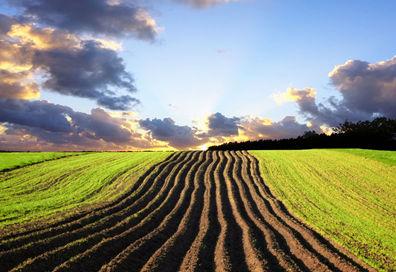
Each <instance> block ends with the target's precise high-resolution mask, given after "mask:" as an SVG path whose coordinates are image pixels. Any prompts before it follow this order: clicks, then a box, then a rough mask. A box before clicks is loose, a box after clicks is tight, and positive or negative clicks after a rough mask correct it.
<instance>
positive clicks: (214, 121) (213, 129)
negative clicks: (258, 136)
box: [198, 112, 243, 137]
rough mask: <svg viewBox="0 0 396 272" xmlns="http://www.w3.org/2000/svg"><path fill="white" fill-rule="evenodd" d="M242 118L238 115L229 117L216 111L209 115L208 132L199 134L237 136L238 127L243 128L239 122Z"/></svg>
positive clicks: (204, 135)
mask: <svg viewBox="0 0 396 272" xmlns="http://www.w3.org/2000/svg"><path fill="white" fill-rule="evenodd" d="M240 121H241V119H240V118H238V117H233V118H228V117H226V116H224V115H223V114H221V113H220V112H217V113H214V114H212V115H209V116H208V117H207V121H206V125H207V127H208V132H207V133H202V134H198V136H199V137H216V136H225V137H229V136H237V135H238V134H239V132H238V129H243V128H242V127H241V126H239V125H238V124H239V123H240Z"/></svg>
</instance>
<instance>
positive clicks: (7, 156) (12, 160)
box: [0, 152, 83, 171]
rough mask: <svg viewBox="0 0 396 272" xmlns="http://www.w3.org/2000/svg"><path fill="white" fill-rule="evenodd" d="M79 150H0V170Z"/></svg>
mask: <svg viewBox="0 0 396 272" xmlns="http://www.w3.org/2000/svg"><path fill="white" fill-rule="evenodd" d="M81 154H83V153H80V152H2V153H0V171H3V170H4V169H14V168H16V167H21V166H26V165H29V164H33V163H38V162H43V161H48V160H53V159H57V158H62V157H67V156H76V155H81Z"/></svg>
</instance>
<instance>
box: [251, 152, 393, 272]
mask: <svg viewBox="0 0 396 272" xmlns="http://www.w3.org/2000/svg"><path fill="white" fill-rule="evenodd" d="M250 152H251V153H252V154H254V155H255V156H256V157H257V158H258V159H259V160H260V166H261V171H262V175H263V177H264V179H265V181H266V182H267V183H268V184H269V186H270V187H271V189H272V190H273V192H274V193H275V194H276V195H277V197H278V198H279V199H280V200H281V201H282V202H283V203H284V204H285V205H286V207H287V208H288V209H289V211H291V212H292V213H293V214H295V215H296V216H297V217H299V218H300V219H301V220H302V221H304V222H305V223H307V224H308V225H310V226H312V227H313V228H314V229H316V230H317V231H318V232H319V233H321V234H322V235H323V236H325V237H328V238H331V239H332V240H334V241H336V242H337V243H338V244H340V245H342V246H344V247H345V248H347V249H348V250H350V251H351V252H352V253H354V254H355V255H356V256H357V257H359V258H360V259H362V260H364V261H365V262H367V263H369V264H370V265H372V266H373V267H375V268H377V269H379V270H380V271H395V270H396V220H395V218H396V168H395V167H394V166H390V165H387V164H384V163H381V162H378V161H375V160H372V159H366V158H365V157H364V156H363V157H362V156H356V155H352V154H349V153H348V152H340V151H334V150H299V151H295V150H282V151H250ZM354 152H360V151H354ZM365 154H368V153H365ZM371 154H373V153H371ZM386 154H388V153H384V154H379V153H378V154H376V156H377V157H386V156H387V155H386ZM390 154H391V155H392V153H390Z"/></svg>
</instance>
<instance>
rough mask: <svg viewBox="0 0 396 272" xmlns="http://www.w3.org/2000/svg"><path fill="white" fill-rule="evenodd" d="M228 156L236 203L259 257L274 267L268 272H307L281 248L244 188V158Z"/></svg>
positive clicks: (248, 189) (287, 249)
mask: <svg viewBox="0 0 396 272" xmlns="http://www.w3.org/2000/svg"><path fill="white" fill-rule="evenodd" d="M230 155H231V156H232V157H233V159H234V161H235V164H234V167H233V173H232V176H233V179H234V182H233V183H234V184H233V186H235V187H237V188H238V190H239V195H240V197H241V199H238V201H239V202H241V201H242V202H243V205H242V204H240V205H239V207H242V206H244V208H245V209H244V210H243V211H245V212H246V213H247V215H246V216H248V217H249V220H251V221H252V224H251V228H252V231H253V235H254V239H255V240H256V243H255V244H256V247H257V249H258V250H260V251H261V252H262V254H261V256H260V257H261V258H265V259H266V260H267V261H268V262H269V265H274V267H269V270H284V271H304V270H305V271H307V267H306V266H304V264H302V265H301V264H300V265H298V263H300V262H301V261H299V260H298V259H297V258H295V256H293V254H291V253H290V250H289V248H288V247H287V246H286V247H285V246H281V244H280V243H279V241H278V239H277V238H278V237H276V236H275V233H274V229H273V228H272V229H271V228H269V226H268V223H267V222H266V221H267V218H266V217H263V216H262V215H261V212H260V210H259V209H258V207H257V203H256V201H255V199H253V198H252V195H251V191H250V188H246V184H247V183H248V181H247V179H248V177H247V176H246V175H245V174H246V172H247V168H246V158H244V157H243V156H239V155H237V154H236V153H235V152H234V151H231V153H230ZM242 161H243V163H242ZM242 213H244V212H242ZM265 245H266V246H265ZM315 271H316V270H315Z"/></svg>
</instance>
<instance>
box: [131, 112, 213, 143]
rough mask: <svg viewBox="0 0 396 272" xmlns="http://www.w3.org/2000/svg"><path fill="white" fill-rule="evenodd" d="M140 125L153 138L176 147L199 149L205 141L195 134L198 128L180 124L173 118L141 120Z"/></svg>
mask: <svg viewBox="0 0 396 272" xmlns="http://www.w3.org/2000/svg"><path fill="white" fill-rule="evenodd" d="M139 125H140V127H142V128H143V129H145V130H147V131H149V134H150V135H151V137H152V138H153V139H156V140H160V141H163V142H167V143H168V144H169V146H171V147H174V148H176V149H188V148H191V149H197V148H198V146H200V145H202V144H204V143H205V142H204V141H203V140H201V139H198V138H197V137H196V135H195V133H196V130H194V129H192V128H191V127H189V126H179V125H176V124H175V121H174V120H173V119H172V118H164V119H163V120H161V119H157V118H154V119H152V120H150V119H148V118H147V119H146V120H140V121H139Z"/></svg>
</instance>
